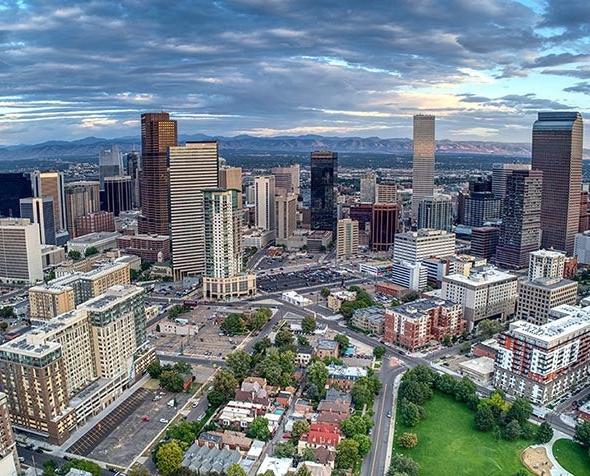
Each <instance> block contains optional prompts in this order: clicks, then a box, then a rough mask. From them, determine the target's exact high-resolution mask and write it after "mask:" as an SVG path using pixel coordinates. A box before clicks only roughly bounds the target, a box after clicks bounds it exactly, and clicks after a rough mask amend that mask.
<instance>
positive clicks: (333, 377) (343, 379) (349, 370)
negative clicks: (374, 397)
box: [327, 365, 367, 390]
mask: <svg viewBox="0 0 590 476" xmlns="http://www.w3.org/2000/svg"><path fill="white" fill-rule="evenodd" d="M366 376H367V369H366V368H362V367H344V366H342V365H328V381H327V384H328V386H330V387H331V386H335V387H337V388H338V389H340V390H351V389H352V386H353V385H354V382H356V381H357V380H358V379H359V378H361V377H366Z"/></svg>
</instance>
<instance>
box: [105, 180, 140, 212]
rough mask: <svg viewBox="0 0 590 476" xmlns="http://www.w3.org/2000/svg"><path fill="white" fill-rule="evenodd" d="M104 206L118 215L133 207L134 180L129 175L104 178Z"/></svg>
mask: <svg viewBox="0 0 590 476" xmlns="http://www.w3.org/2000/svg"><path fill="white" fill-rule="evenodd" d="M103 184H104V202H103V208H104V209H105V210H106V211H107V212H111V213H113V215H115V216H116V217H118V216H119V214H120V213H121V212H125V211H128V210H131V209H132V208H133V180H132V179H131V177H130V176H129V175H117V176H114V177H105V178H104V182H103Z"/></svg>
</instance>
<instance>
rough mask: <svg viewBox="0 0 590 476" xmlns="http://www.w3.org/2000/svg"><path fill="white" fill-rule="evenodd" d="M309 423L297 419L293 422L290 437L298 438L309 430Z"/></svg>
mask: <svg viewBox="0 0 590 476" xmlns="http://www.w3.org/2000/svg"><path fill="white" fill-rule="evenodd" d="M309 429H310V425H309V422H308V421H307V420H297V421H296V422H295V423H293V430H292V431H291V438H293V439H294V440H298V439H299V437H300V436H301V435H303V434H304V433H307V432H309Z"/></svg>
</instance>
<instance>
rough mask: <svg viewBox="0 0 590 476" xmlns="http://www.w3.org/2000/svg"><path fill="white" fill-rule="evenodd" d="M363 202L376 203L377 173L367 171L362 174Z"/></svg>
mask: <svg viewBox="0 0 590 476" xmlns="http://www.w3.org/2000/svg"><path fill="white" fill-rule="evenodd" d="M360 188H361V203H375V198H376V188H377V174H376V173H375V172H372V171H370V172H365V173H363V175H361V187H360Z"/></svg>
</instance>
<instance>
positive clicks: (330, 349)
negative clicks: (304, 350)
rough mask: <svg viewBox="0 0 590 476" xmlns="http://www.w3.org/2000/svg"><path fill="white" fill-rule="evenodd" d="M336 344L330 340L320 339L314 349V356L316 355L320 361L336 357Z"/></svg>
mask: <svg viewBox="0 0 590 476" xmlns="http://www.w3.org/2000/svg"><path fill="white" fill-rule="evenodd" d="M338 350H339V346H338V342H336V341H335V340H331V339H320V340H318V343H317V345H316V348H315V355H317V356H318V357H319V358H320V359H323V358H325V357H332V358H337V357H338Z"/></svg>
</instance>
